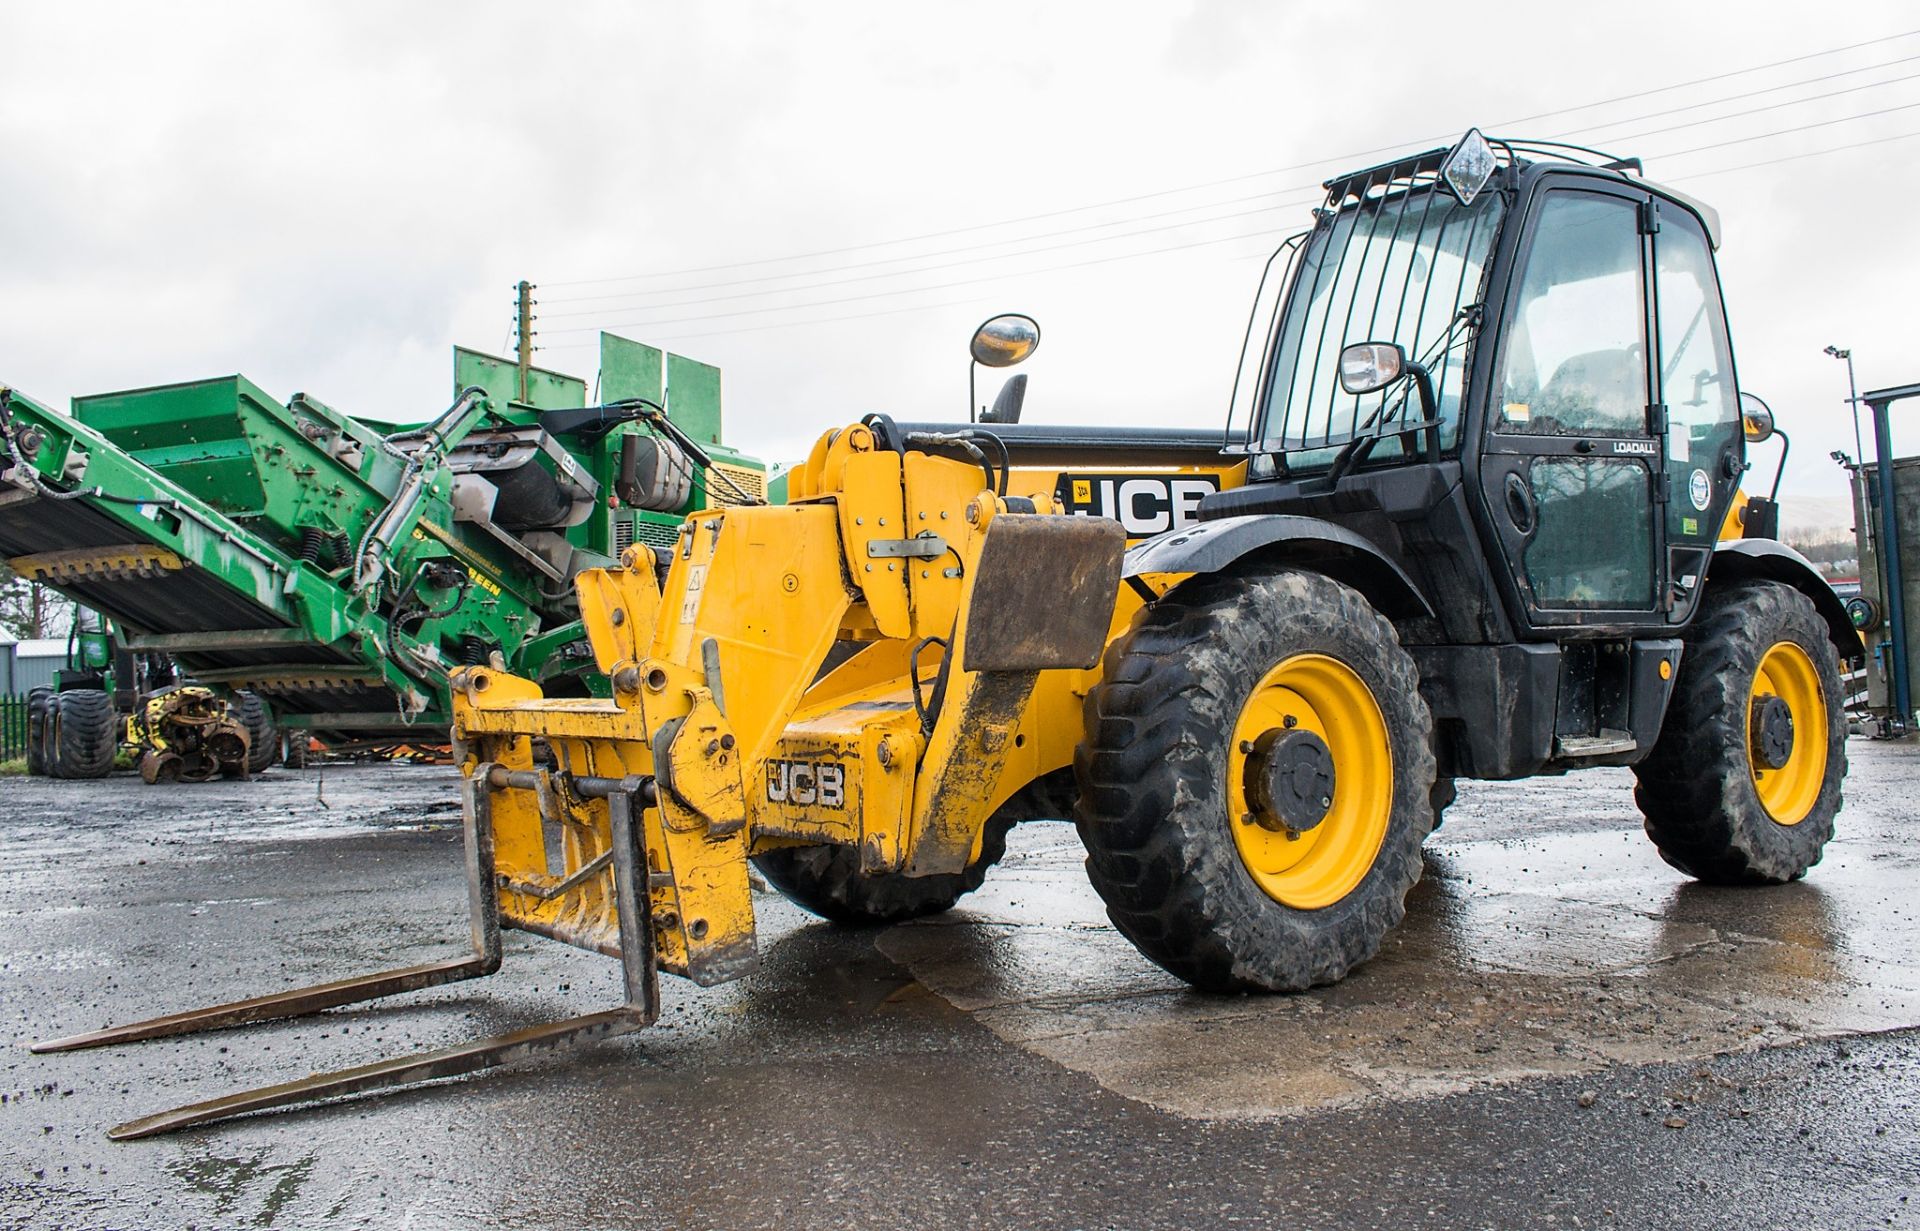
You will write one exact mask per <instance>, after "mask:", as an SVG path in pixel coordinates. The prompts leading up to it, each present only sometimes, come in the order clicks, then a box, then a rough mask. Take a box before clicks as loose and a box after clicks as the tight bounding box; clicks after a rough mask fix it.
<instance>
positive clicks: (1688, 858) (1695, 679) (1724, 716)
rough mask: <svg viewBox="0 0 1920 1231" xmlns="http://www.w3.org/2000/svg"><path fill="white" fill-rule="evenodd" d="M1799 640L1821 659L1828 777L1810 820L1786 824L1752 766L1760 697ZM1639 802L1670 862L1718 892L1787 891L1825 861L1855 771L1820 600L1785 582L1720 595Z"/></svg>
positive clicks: (1677, 686)
mask: <svg viewBox="0 0 1920 1231" xmlns="http://www.w3.org/2000/svg"><path fill="white" fill-rule="evenodd" d="M1781 641H1792V642H1794V643H1795V644H1797V645H1799V646H1800V648H1802V649H1804V650H1805V651H1806V652H1807V654H1808V656H1809V657H1811V658H1812V659H1813V663H1814V666H1815V668H1816V669H1817V670H1818V672H1819V675H1820V691H1821V693H1822V694H1823V695H1824V696H1825V698H1826V703H1827V728H1826V730H1825V731H1815V730H1807V729H1805V728H1804V727H1802V728H1801V729H1799V730H1797V731H1796V732H1795V733H1794V735H1795V738H1796V739H1820V738H1824V739H1825V740H1826V741H1827V775H1826V780H1825V781H1824V782H1822V783H1821V785H1820V795H1819V797H1818V798H1817V799H1816V800H1815V801H1814V805H1813V809H1812V811H1811V812H1809V813H1808V814H1807V816H1806V818H1805V819H1804V820H1802V821H1800V822H1799V823H1798V824H1795V825H1781V824H1778V823H1776V822H1775V821H1774V820H1773V818H1772V817H1770V816H1768V815H1767V812H1766V809H1765V808H1764V807H1762V806H1761V804H1760V797H1759V796H1758V795H1757V794H1755V793H1754V789H1753V777H1752V767H1751V762H1750V761H1749V759H1748V756H1749V754H1748V739H1749V734H1748V732H1749V714H1748V696H1749V692H1750V690H1751V689H1752V687H1753V677H1754V674H1755V672H1757V671H1758V670H1759V667H1760V660H1761V659H1762V658H1763V657H1764V656H1765V655H1766V652H1767V650H1768V648H1769V647H1771V646H1773V645H1775V644H1777V643H1778V642H1781ZM1633 772H1634V776H1635V777H1636V778H1637V779H1638V780H1639V782H1638V785H1637V786H1636V787H1635V788H1634V792H1633V797H1634V800H1635V802H1637V803H1638V804H1639V805H1640V812H1641V814H1642V815H1643V816H1645V817H1646V824H1647V836H1648V837H1649V838H1651V839H1653V844H1654V845H1655V846H1656V847H1658V848H1659V851H1660V857H1661V858H1662V859H1665V860H1666V861H1667V862H1668V863H1670V864H1672V865H1673V866H1674V867H1676V868H1678V869H1679V870H1680V871H1682V872H1685V873H1686V874H1687V875H1688V876H1691V877H1693V878H1695V879H1696V880H1702V881H1707V882H1708V883H1710V884H1716V885H1756V884H1761V885H1765V884H1771V885H1777V884H1782V883H1784V882H1786V881H1790V880H1798V879H1799V878H1800V877H1802V876H1805V875H1806V874H1807V869H1808V868H1811V867H1812V866H1813V865H1814V864H1816V863H1819V862H1820V855H1821V853H1822V851H1823V850H1824V848H1825V847H1826V844H1827V840H1828V839H1829V838H1831V837H1833V822H1834V817H1835V816H1836V815H1837V814H1838V813H1839V811H1840V787H1841V782H1842V780H1843V779H1844V778H1845V777H1846V774H1847V719H1846V712H1845V709H1844V706H1843V698H1842V695H1841V692H1840V668H1839V663H1838V662H1837V661H1836V658H1835V655H1834V651H1833V643H1832V641H1830V640H1829V639H1828V637H1827V630H1826V624H1825V622H1824V621H1822V620H1821V618H1820V615H1819V613H1818V612H1817V611H1816V610H1815V609H1814V606H1813V600H1812V599H1809V598H1808V597H1807V596H1806V595H1804V594H1802V593H1800V591H1798V590H1796V589H1794V588H1793V587H1791V586H1786V585H1782V584H1780V583H1779V582H1770V581H1752V582H1743V583H1740V584H1738V585H1732V586H1728V587H1727V588H1726V589H1724V590H1721V591H1719V592H1717V593H1716V592H1709V593H1708V595H1707V596H1706V598H1705V599H1703V600H1702V601H1701V610H1700V613H1699V614H1698V615H1696V616H1695V617H1694V620H1693V623H1692V625H1691V626H1689V627H1688V629H1687V632H1686V651H1685V653H1684V654H1682V656H1681V658H1680V678H1679V679H1678V680H1676V681H1675V682H1674V689H1673V700H1672V701H1671V702H1669V703H1668V705H1667V716H1666V720H1665V722H1664V723H1663V724H1662V725H1661V729H1660V740H1659V742H1658V743H1656V744H1655V745H1654V747H1653V751H1652V752H1651V753H1649V754H1648V755H1647V758H1646V760H1644V761H1642V762H1640V764H1638V765H1636V766H1635V767H1634V770H1633Z"/></svg>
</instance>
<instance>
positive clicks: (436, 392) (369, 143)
mask: <svg viewBox="0 0 1920 1231" xmlns="http://www.w3.org/2000/svg"><path fill="white" fill-rule="evenodd" d="M1909 30H1914V31H1920V13H1917V12H1916V11H1915V10H1914V8H1913V6H1912V5H1911V4H1896V3H1852V4H1847V5H1823V6H1816V5H1807V4H1804V3H1796V4H1786V3H1766V2H1762V3H1742V4H1727V5H1711V4H1697V5H1696V4H1671V3H1669V4H1662V5H1638V4H1615V5H1606V6H1600V5H1583V6H1579V8H1578V9H1575V8H1574V7H1572V6H1562V5H1549V4H1540V3H1516V4H1507V5H1496V4H1482V5H1448V6H1436V5H1433V4H1431V3H1393V4H1389V3H1374V4H1371V5H1368V6H1366V7H1365V8H1364V10H1361V9H1357V8H1350V7H1349V6H1334V5H1318V6H1306V5H1293V4H1283V3H1245V4H1230V3H1194V4H1178V3H1166V2H1164V0H1163V2H1160V3H1153V4H1138V5H1131V4H1112V3H1109V4H1099V5H1091V4H1089V5H1084V6H1080V5H1045V4H1038V5H993V4H978V3H975V4H967V5H947V6H931V5H904V4H898V3H890V4H877V3H876V4H862V5H853V4H833V3H822V2H820V0H813V2H811V3H805V4H792V5H772V4H767V5H745V4H729V3H709V4H688V3H675V4H660V5H646V4H614V3H606V4H541V5H532V4H513V5H507V4H498V5H488V4H474V3H461V4H453V3H448V4H422V3H409V4H389V3H380V4H371V3H369V4H331V5H297V4H280V3H275V4H261V3H245V4H238V3H236V4H231V5H213V4H165V5H155V4H151V3H143V4H137V5H136V4H129V5H102V4H90V3H76V2H74V0H62V2H61V3H57V4H53V3H44V4H27V3H24V2H22V0H0V47H4V48H6V51H7V55H6V63H5V68H4V70H0V381H4V382H6V383H9V384H13V385H16V386H17V387H19V388H20V389H21V390H23V391H25V392H27V393H29V394H31V395H34V396H36V397H39V398H41V399H42V400H60V399H65V398H67V397H69V396H72V395H74V394H79V393H89V392H98V391H103V390H107V389H115V388H126V387H131V386H138V385H147V384H158V383H164V382H168V381H175V380H182V379H189V378H194V377H201V376H211V375H217V374H225V373H229V372H234V371H239V372H244V373H245V374H247V375H248V376H250V377H252V378H253V379H254V380H255V381H257V382H259V383H260V384H262V385H263V386H265V387H266V388H267V389H268V390H269V391H270V392H272V393H274V394H276V395H278V396H281V397H285V396H287V395H289V394H291V393H293V392H294V391H296V390H305V391H307V392H309V393H311V394H313V395H315V396H317V397H319V398H321V399H322V400H324V401H327V402H330V403H332V404H333V405H335V406H337V407H339V408H340V409H342V410H345V411H347V412H349V413H352V414H357V415H361V416H364V417H368V418H376V419H377V418H389V419H393V418H401V419H415V418H421V417H425V416H426V415H429V414H431V413H433V412H434V411H436V410H438V409H440V408H442V407H443V406H444V405H445V403H446V401H447V399H448V395H449V393H450V387H449V384H450V379H451V377H450V368H449V353H448V352H449V348H450V347H451V346H452V345H453V344H455V343H460V344H464V345H469V346H475V347H480V348H483V349H493V350H499V349H503V348H504V347H506V346H508V345H509V344H510V341H509V340H510V336H511V323H512V284H513V282H514V281H515V280H516V279H518V278H528V279H530V280H532V281H534V282H536V283H538V284H539V285H540V287H541V289H540V291H539V292H538V298H539V299H540V306H539V309H538V312H539V315H540V320H539V322H538V326H537V328H538V330H539V342H540V345H541V347H542V350H541V352H540V355H539V359H540V361H541V362H542V363H543V364H545V365H547V366H551V367H555V368H558V369H560V370H562V371H570V372H574V373H576V374H579V375H582V376H585V377H589V378H591V376H592V374H593V368H594V365H595V350H594V346H593V339H594V337H595V334H594V333H593V330H594V329H596V328H598V327H600V326H608V327H618V331H619V332H623V333H625V334H627V335H629V336H632V337H635V338H637V339H640V340H642V341H650V342H659V343H661V344H664V345H667V346H669V347H670V348H672V349H675V350H678V351H680V352H681V353H683V354H687V355H691V356H693V357H696V358H699V359H703V360H706V361H709V362H712V363H716V364H718V365H719V366H720V367H721V368H722V369H723V372H724V380H725V397H726V413H727V416H728V433H729V436H730V437H731V439H732V442H733V443H736V444H738V445H740V446H742V447H745V448H748V449H750V450H752V451H756V452H759V453H761V454H762V455H764V456H766V457H769V458H770V459H775V460H784V459H788V458H791V457H794V456H797V455H799V454H801V453H803V452H804V450H805V449H806V447H807V446H808V445H809V444H810V442H811V440H812V439H813V437H814V436H816V435H817V434H818V433H819V432H820V431H821V430H823V429H825V428H828V427H831V426H834V425H837V424H839V423H842V422H845V421H847V420H849V419H851V418H854V417H857V416H858V415H860V414H863V413H866V412H868V411H874V410H881V411H887V412H890V413H892V414H895V415H897V416H902V417H934V416H939V417H950V416H957V415H960V414H962V413H964V409H965V401H966V377H967V372H966V361H965V355H966V341H967V337H968V335H969V333H970V332H971V330H972V328H973V326H974V325H975V324H976V323H978V321H979V320H980V319H981V318H982V317H984V316H986V315H988V314H990V313H992V312H995V311H1001V310H1007V309H1020V310H1024V311H1027V312H1031V313H1033V314H1034V315H1035V316H1037V317H1038V318H1039V319H1040V321H1041V324H1042V327H1043V329H1044V331H1045V337H1044V342H1043V344H1042V346H1041V349H1040V351H1039V354H1038V355H1037V357H1036V358H1035V359H1034V360H1033V361H1032V363H1031V364H1030V365H1029V368H1028V370H1029V371H1031V372H1032V374H1033V386H1032V389H1031V391H1030V394H1029V398H1028V409H1027V418H1028V419H1029V420H1031V421H1041V420H1045V421H1054V422H1060V421H1076V422H1098V421H1119V422H1136V423H1170V424H1203V425H1209V426H1210V425H1214V424H1217V423H1219V422H1221V420H1222V418H1223V417H1224V415H1225V412H1226V403H1227V396H1228V387H1229V385H1230V383H1231V380H1232V376H1233V368H1234V360H1235V356H1236V354H1237V351H1238V348H1239V346H1240V341H1241V335H1242V332H1243V329H1244V323H1245V316H1246V311H1247V305H1248V302H1249V300H1250V298H1251V296H1252V294H1253V290H1254V286H1255V283H1256V281H1257V279H1258V276H1259V268H1260V264H1261V262H1262V260H1263V259H1264V257H1265V254H1266V252H1267V250H1268V249H1269V248H1270V247H1271V246H1272V244H1273V242H1274V240H1275V239H1276V238H1278V237H1279V236H1281V235H1284V234H1286V233H1288V232H1290V231H1293V230H1297V229H1300V228H1301V227H1302V226H1304V225H1305V223H1306V221H1307V211H1308V209H1309V208H1310V207H1311V205H1312V204H1313V203H1314V197H1315V193H1314V192H1313V186H1314V185H1315V184H1316V183H1317V182H1318V181H1319V180H1320V179H1322V178H1325V177H1326V176H1327V175H1329V174H1331V173H1332V172H1334V171H1337V170H1340V169H1342V168H1343V167H1350V166H1352V165H1355V164H1356V163H1368V162H1373V161H1376V160H1377V159H1378V157H1380V156H1382V155H1384V154H1385V153H1388V152H1391V149H1414V148H1423V147H1426V146H1431V145H1436V144H1445V143H1447V142H1449V141H1450V140H1451V139H1452V138H1453V137H1454V136H1455V135H1457V134H1458V133H1459V132H1460V131H1461V130H1463V129H1465V128H1466V127H1467V126H1468V125H1470V124H1478V125H1482V126H1484V127H1486V128H1488V130H1489V131H1491V132H1493V133H1495V134H1497V135H1507V136H1529V137H1553V136H1559V137H1563V139H1567V140H1574V141H1581V142H1585V143H1590V144H1596V145H1600V146H1604V147H1606V148H1608V149H1610V150H1614V151H1617V152H1619V153H1623V154H1638V155H1641V156H1642V157H1644V158H1645V159H1646V161H1647V169H1648V173H1649V175H1650V176H1651V177H1652V178H1655V179H1658V180H1662V181H1665V182H1668V183H1671V184H1674V185H1675V186H1678V187H1681V188H1683V189H1685V190H1687V191H1689V192H1691V193H1694V194H1695V195H1698V196H1700V197H1703V198H1705V199H1707V200H1708V201H1710V202H1711V203H1713V204H1715V205H1716V206H1718V208H1719V209H1720V211H1721V213H1722V216H1723V218H1724V221H1725V243H1724V246H1723V248H1722V250H1721V253H1720V261H1721V271H1722V276H1723V279H1724V281H1725V283H1726V291H1727V298H1728V304H1729V312H1730V315H1731V318H1732V325H1733V330H1734V335H1735V347H1736V351H1737V355H1738V360H1739V365H1740V376H1741V383H1742V386H1743V387H1744V388H1746V389H1748V390H1752V391H1755V392H1758V393H1761V394H1762V395H1764V396H1765V397H1767V398H1768V400H1769V401H1771V403H1772V404H1773V406H1774V408H1775V410H1776V411H1777V412H1778V414H1779V416H1780V420H1781V423H1782V425H1783V426H1784V427H1786V428H1788V429H1789V430H1790V431H1791V432H1793V434H1794V438H1795V445H1794V464H1793V465H1792V467H1791V468H1790V469H1789V472H1788V479H1787V488H1788V490H1789V491H1790V492H1792V493H1797V494H1800V495H1804V496H1809V497H1820V496H1835V497H1837V496H1841V495H1842V494H1843V493H1844V488H1843V487H1842V486H1841V484H1840V481H1839V472H1838V470H1837V469H1836V468H1835V467H1834V466H1833V464H1832V463H1831V462H1830V461H1828V460H1827V453H1828V451H1829V450H1831V449H1836V448H1844V449H1846V450H1847V451H1849V452H1852V451H1853V447H1854V445H1853V428H1852V426H1851V421H1850V419H1849V417H1848V413H1847V408H1846V406H1845V404H1844V401H1843V399H1844V397H1845V394H1846V371H1845V368H1844V365H1842V364H1840V363H1837V362H1836V361H1834V360H1832V359H1830V358H1828V357H1826V356H1825V355H1823V354H1822V353H1821V348H1822V347H1823V346H1824V345H1826V344H1828V343H1837V344H1839V345H1841V346H1850V347H1852V348H1853V350H1854V355H1855V362H1856V364H1857V366H1858V369H1859V375H1860V381H1861V386H1862V388H1871V387H1876V386H1880V385H1888V384H1896V383H1904V382H1908V381H1920V347H1917V346H1916V345H1915V336H1916V330H1915V325H1916V323H1917V318H1920V309H1916V302H1917V301H1920V277H1917V276H1916V275H1920V234H1917V232H1920V226H1916V223H1915V221H1914V220H1915V218H1916V217H1920V212H1917V211H1916V210H1915V208H1914V205H1913V201H1914V199H1915V195H1916V193H1915V190H1916V188H1920V171H1917V170H1916V166H1920V135H1914V136H1912V139H1905V138H1907V137H1908V136H1909V135H1912V134H1920V33H1917V34H1914V35H1907V36H1906V37H1900V36H1902V35H1904V34H1906V32H1907V31H1909ZM1854 44H1862V45H1860V46H1854V47H1853V48H1852V49H1851V50H1837V51H1836V50H1834V49H1840V48H1845V47H1848V46H1850V45H1854ZM1828 51H1834V54H1819V53H1823V52H1828ZM1789 59H1793V60H1794V62H1792V63H1778V62H1781V61H1787V60H1789ZM1766 65H1772V66H1773V67H1766V68H1760V67H1759V66H1766ZM1750 69H1759V71H1743V70H1750ZM1709 77H1714V78H1717V80H1712V81H1705V82H1701V83H1700V84H1694V85H1689V86H1685V87H1684V88H1678V89H1675V88H1671V87H1674V86H1677V85H1680V84H1681V83H1686V82H1700V79H1703V78H1709ZM1608 100H1615V101H1608ZM1596 104H1597V105H1596ZM1873 112H1879V113H1881V114H1868V113H1873ZM1787 130H1797V131H1787ZM1864 142H1877V144H1871V145H1863V146H1858V148H1852V149H1840V148H1838V147H1843V146H1856V145H1858V143H1864ZM1388 147H1391V149H1390V148H1388ZM1701 147H1713V148H1701ZM1799 155H1813V156H1810V157H1797V156H1799ZM1776 159H1789V161H1784V162H1775V161H1772V160H1776ZM1763 162H1765V163H1769V164H1770V165H1764V166H1749V165H1748V164H1754V163H1763ZM1729 168H1745V169H1737V170H1728V169H1729ZM1089 207H1092V208H1089ZM1013 220H1020V221H1013ZM1234 237H1242V238H1234ZM891 241H900V242H891ZM807 254H818V255H807ZM793 258H799V259H793ZM676 271H695V272H686V273H680V272H676ZM835 318H842V319H835ZM995 387H997V386H996V384H995V381H994V380H993V379H989V380H988V381H987V382H985V383H984V385H983V390H982V396H983V398H984V397H986V396H989V395H990V394H991V392H992V390H993V389H994V388H995ZM1903 413H1904V414H1905V415H1906V417H1907V418H1909V419H1914V420H1920V405H1913V406H1910V407H1909V408H1908V409H1907V410H1905V411H1904V412H1903ZM1901 443H1902V446H1903V448H1902V449H1901V451H1902V452H1913V451H1915V450H1916V447H1920V425H1916V426H1915V427H1913V428H1910V429H1909V430H1907V431H1906V432H1905V433H1904V434H1903V439H1902V441H1901ZM1772 447H1773V446H1768V448H1772ZM1869 448H1871V441H1870V440H1869ZM1756 456H1757V457H1759V456H1763V454H1761V452H1760V451H1758V450H1756Z"/></svg>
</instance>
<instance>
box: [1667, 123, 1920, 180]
mask: <svg viewBox="0 0 1920 1231" xmlns="http://www.w3.org/2000/svg"><path fill="white" fill-rule="evenodd" d="M1914 137H1920V128H1916V129H1914V130H1913V131H1912V132H1904V133H1895V134H1894V135H1893V136H1891V137H1875V138H1873V139H1872V140H1871V141H1855V142H1853V143H1852V144H1851V145H1836V146H1833V147H1832V148H1831V149H1824V150H1807V151H1806V152H1804V153H1800V154H1787V155H1783V156H1782V157H1779V158H1768V159H1763V160H1762V161H1760V162H1743V163H1741V164H1740V165H1739V166H1737V167H1716V168H1714V169H1713V170H1711V171H1698V172H1695V173H1694V174H1692V175H1682V176H1679V177H1677V178H1679V179H1683V180H1703V179H1707V178H1709V177H1711V176H1715V175H1726V174H1728V173H1730V172H1733V171H1751V170H1752V169H1753V168H1755V167H1771V166H1776V165H1778V164H1780V163H1783V162H1797V161H1799V160H1800V159H1802V158H1818V157H1820V156H1821V155H1823V154H1838V153H1840V152H1841V151H1842V150H1859V149H1865V148H1866V147H1867V146H1870V145H1886V144H1887V143H1888V142H1890V141H1906V140H1910V139H1911V138H1914Z"/></svg>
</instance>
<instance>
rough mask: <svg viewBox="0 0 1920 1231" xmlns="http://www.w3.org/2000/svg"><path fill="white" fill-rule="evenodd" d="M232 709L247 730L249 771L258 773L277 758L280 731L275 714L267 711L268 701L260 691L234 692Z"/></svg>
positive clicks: (235, 716)
mask: <svg viewBox="0 0 1920 1231" xmlns="http://www.w3.org/2000/svg"><path fill="white" fill-rule="evenodd" d="M232 710H233V716H234V718H235V719H237V720H238V721H239V723H240V725H241V726H242V727H245V728H246V731H247V772H248V773H249V774H257V773H259V772H260V771H261V770H263V769H265V768H267V767H268V766H269V765H272V764H273V762H274V760H275V759H276V757H277V755H278V753H279V751H280V732H279V731H278V730H276V729H275V727H274V725H273V715H271V714H269V713H268V712H267V703H266V702H265V701H262V700H261V699H260V696H259V694H258V693H251V692H246V691H241V692H236V693H234V694H233V703H232Z"/></svg>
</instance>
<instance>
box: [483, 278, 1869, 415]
mask: <svg viewBox="0 0 1920 1231" xmlns="http://www.w3.org/2000/svg"><path fill="white" fill-rule="evenodd" d="M515 290H516V292H517V294H516V296H515V300H516V304H515V307H516V311H515V313H514V332H515V334H516V335H517V336H518V338H519V341H518V342H517V343H516V344H515V358H516V359H517V360H518V363H519V368H520V401H521V402H523V403H524V402H525V401H527V377H528V376H529V374H530V373H531V372H532V371H533V319H534V318H533V283H531V282H528V281H526V280H525V279H522V280H521V281H520V284H519V285H518V286H517V287H516V288H515ZM1855 418H1856V424H1855V429H1856V431H1857V430H1858V423H1857V419H1858V414H1857V412H1856V415H1855Z"/></svg>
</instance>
